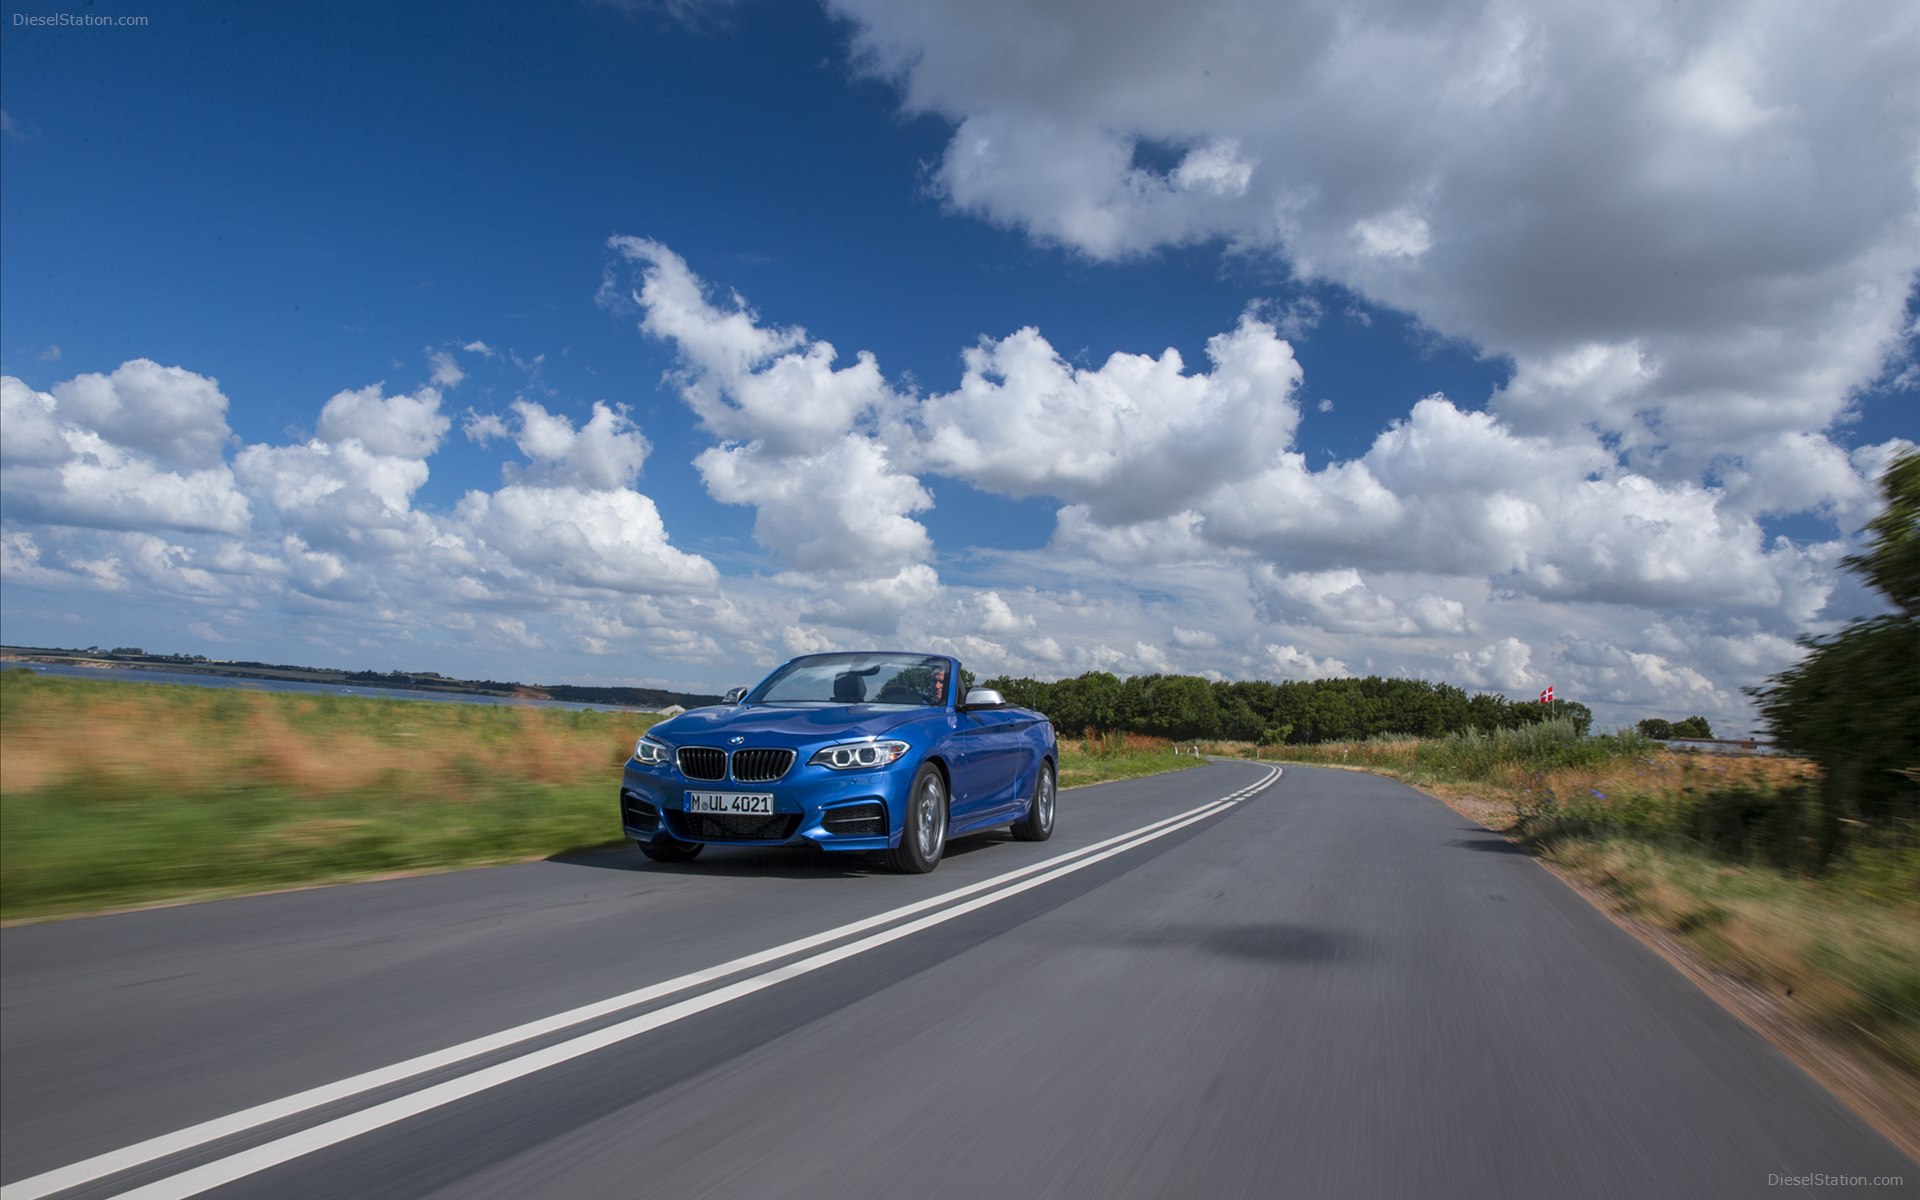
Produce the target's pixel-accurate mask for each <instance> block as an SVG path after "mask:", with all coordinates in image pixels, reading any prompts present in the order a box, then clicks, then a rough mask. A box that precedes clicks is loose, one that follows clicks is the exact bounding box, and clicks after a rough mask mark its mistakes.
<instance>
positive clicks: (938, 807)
mask: <svg viewBox="0 0 1920 1200" xmlns="http://www.w3.org/2000/svg"><path fill="white" fill-rule="evenodd" d="M949 816H950V810H949V807H948V803H947V777H946V776H944V775H942V774H941V773H940V768H939V767H936V766H934V765H933V764H932V763H922V764H920V769H919V770H918V771H915V772H914V774H913V788H912V790H911V791H909V792H908V793H907V819H906V820H905V821H904V822H903V823H902V824H901V827H900V846H899V848H898V849H895V850H889V851H887V865H888V866H890V867H892V868H893V869H894V870H896V871H898V872H900V873H901V874H902V875H925V874H926V873H927V872H928V871H931V870H933V869H934V868H935V867H937V866H939V865H940V856H941V855H942V854H944V853H945V852H946V849H947V820H948V817H949Z"/></svg>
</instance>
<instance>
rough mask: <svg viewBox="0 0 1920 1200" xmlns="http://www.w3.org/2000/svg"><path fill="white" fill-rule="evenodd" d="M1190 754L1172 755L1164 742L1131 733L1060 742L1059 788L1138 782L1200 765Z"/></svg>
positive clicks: (1162, 739)
mask: <svg viewBox="0 0 1920 1200" xmlns="http://www.w3.org/2000/svg"><path fill="white" fill-rule="evenodd" d="M1205 762H1206V760H1205V759H1203V758H1200V757H1198V756H1196V755H1194V754H1192V753H1175V751H1174V747H1173V743H1171V742H1169V741H1167V740H1166V739H1165V738H1154V737H1146V736H1144V735H1141V734H1134V733H1109V734H1104V735H1102V736H1100V737H1094V738H1062V739H1061V740H1060V781H1059V782H1060V786H1061V787H1080V786H1082V785H1084V784H1089V783H1106V782H1108V781H1110V780H1114V779H1138V778H1140V777H1141V776H1145V775H1161V774H1165V773H1166V772H1168V771H1184V770H1186V769H1188V768H1189V767H1198V766H1202V765H1204V764H1205Z"/></svg>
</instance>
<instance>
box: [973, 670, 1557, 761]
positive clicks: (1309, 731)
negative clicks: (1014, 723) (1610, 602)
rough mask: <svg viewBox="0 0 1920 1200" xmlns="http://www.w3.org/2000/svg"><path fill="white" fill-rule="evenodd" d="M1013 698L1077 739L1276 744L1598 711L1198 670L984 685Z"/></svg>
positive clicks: (1458, 691)
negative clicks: (1139, 736) (1214, 675)
mask: <svg viewBox="0 0 1920 1200" xmlns="http://www.w3.org/2000/svg"><path fill="white" fill-rule="evenodd" d="M982 686H984V687H990V688H993V689H995V690H997V691H999V692H1000V693H1001V694H1002V695H1003V696H1005V697H1006V698H1007V701H1008V702H1009V703H1012V704H1018V705H1021V706H1022V707H1025V708H1031V709H1035V710H1037V711H1039V712H1043V713H1045V714H1046V715H1047V717H1048V718H1049V719H1050V720H1052V721H1053V724H1054V727H1055V728H1056V729H1058V730H1059V731H1060V732H1061V733H1062V734H1063V735H1065V736H1067V737H1078V736H1080V735H1082V734H1087V733H1091V734H1102V733H1112V732H1131V733H1143V734H1149V735H1152V736H1155V737H1164V738H1172V739H1174V740H1175V741H1191V740H1220V741H1235V742H1260V743H1263V744H1266V745H1279V744H1282V743H1285V744H1289V745H1302V744H1305V743H1309V742H1336V741H1358V740H1362V739H1365V738H1370V737H1373V736H1375V735H1377V734H1403V735H1407V736H1412V737H1442V736H1445V735H1446V734H1450V733H1461V732H1464V731H1466V730H1469V729H1477V730H1480V731H1481V732H1492V731H1493V730H1496V729H1516V728H1519V727H1520V726H1523V725H1530V724H1533V723H1535V722H1538V721H1544V720H1548V719H1550V718H1563V719H1567V720H1571V721H1573V722H1574V723H1575V724H1576V726H1577V727H1578V728H1579V730H1580V732H1581V733H1582V734H1583V735H1584V734H1585V733H1586V732H1587V731H1588V730H1589V729H1590V728H1591V727H1592V725H1593V713H1592V711H1591V710H1590V709H1588V708H1587V706H1586V705H1584V704H1581V703H1579V702H1578V701H1572V700H1556V701H1554V702H1553V703H1551V704H1541V703H1538V702H1536V701H1532V700H1526V701H1518V702H1516V701H1513V700H1509V699H1507V698H1506V697H1505V696H1500V695H1494V694H1491V693H1486V692H1482V693H1478V694H1473V695H1469V694H1468V693H1467V692H1466V690H1465V689H1462V688H1458V687H1455V686H1453V685H1452V684H1447V683H1433V682H1430V681H1428V680H1425V679H1382V678H1381V677H1380V676H1378V675H1369V676H1367V677H1366V678H1364V679H1351V678H1350V679H1312V680H1290V681H1287V682H1284V683H1272V682H1268V681H1266V680H1260V679H1254V680H1242V681H1237V682H1231V683H1229V682H1220V681H1215V680H1211V679H1205V678H1202V677H1200V676H1197V675H1135V676H1132V677H1131V678H1128V679H1120V678H1118V677H1117V676H1114V675H1111V674H1109V673H1107V672H1105V671H1090V672H1088V673H1087V674H1085V675H1080V676H1076V677H1075V678H1072V679H1060V680H1055V681H1052V682H1047V681H1044V680H1038V679H1027V678H1024V677H1021V678H1013V677H1009V676H1005V675H1002V676H998V677H996V678H993V679H989V680H987V681H985V683H984V684H983V685H982Z"/></svg>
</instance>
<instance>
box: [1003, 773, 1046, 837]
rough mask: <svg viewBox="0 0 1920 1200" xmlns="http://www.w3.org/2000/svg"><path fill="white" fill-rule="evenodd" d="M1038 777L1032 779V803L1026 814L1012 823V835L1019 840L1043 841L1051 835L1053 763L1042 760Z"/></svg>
mask: <svg viewBox="0 0 1920 1200" xmlns="http://www.w3.org/2000/svg"><path fill="white" fill-rule="evenodd" d="M1038 774H1039V778H1037V779H1035V780H1034V781H1033V803H1031V804H1029V805H1027V815H1026V816H1025V817H1024V818H1022V819H1021V820H1018V821H1015V822H1014V823H1013V837H1014V840H1015V841H1019V842H1044V841H1046V840H1047V839H1048V838H1050V837H1052V836H1053V792H1054V787H1053V764H1052V763H1050V762H1042V763H1041V764H1040V770H1039V772H1038Z"/></svg>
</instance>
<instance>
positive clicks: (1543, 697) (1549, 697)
mask: <svg viewBox="0 0 1920 1200" xmlns="http://www.w3.org/2000/svg"><path fill="white" fill-rule="evenodd" d="M1540 703H1542V704H1552V703H1553V689H1552V688H1548V689H1547V690H1546V691H1544V692H1541V693H1540Z"/></svg>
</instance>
